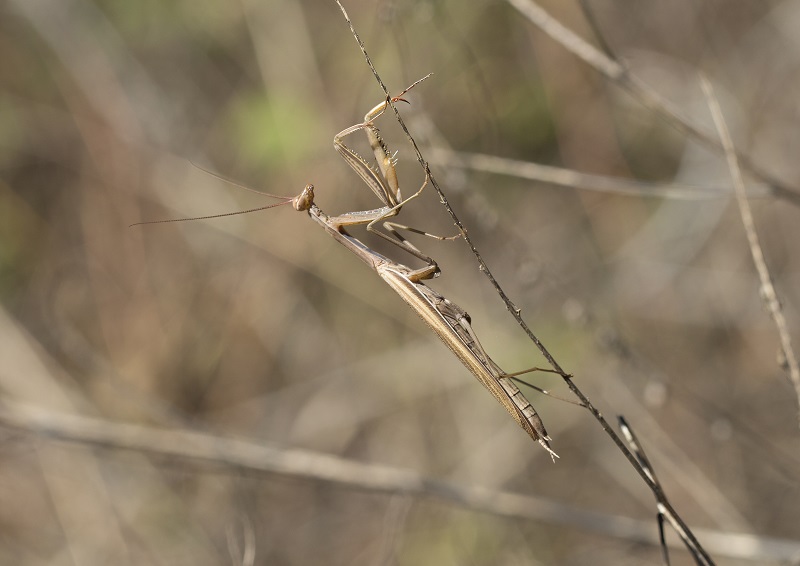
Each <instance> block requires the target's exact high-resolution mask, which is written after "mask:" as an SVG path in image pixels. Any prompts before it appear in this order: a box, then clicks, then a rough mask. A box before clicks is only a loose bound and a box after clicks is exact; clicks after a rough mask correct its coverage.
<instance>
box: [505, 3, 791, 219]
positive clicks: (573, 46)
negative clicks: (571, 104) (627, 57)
mask: <svg viewBox="0 0 800 566" xmlns="http://www.w3.org/2000/svg"><path fill="white" fill-rule="evenodd" d="M507 1H508V3H509V4H511V5H512V6H513V7H514V8H515V9H516V10H517V11H518V12H520V13H521V14H522V15H523V16H525V17H526V18H527V19H528V20H529V21H530V22H531V23H532V24H534V25H535V26H537V27H538V28H539V29H541V30H542V31H543V32H544V33H546V34H547V35H549V36H550V37H551V38H552V39H554V40H555V41H557V42H558V43H560V44H561V45H562V46H563V47H564V48H565V49H567V50H568V51H570V52H571V53H573V54H574V55H576V56H577V57H579V58H580V59H582V60H583V61H584V62H586V63H587V64H588V65H590V66H591V67H593V68H594V69H595V70H597V71H598V72H600V73H601V74H603V75H604V76H605V77H606V78H608V79H609V80H611V81H613V82H614V83H616V84H617V85H619V86H620V87H621V88H623V89H624V90H625V91H627V92H628V93H629V94H630V95H631V96H633V98H635V99H636V100H638V101H639V102H640V103H641V104H642V105H643V106H644V107H645V108H648V109H649V110H652V111H654V112H656V113H657V114H658V115H660V116H661V117H662V118H664V119H666V120H667V122H668V123H669V124H671V125H672V126H673V127H675V128H676V129H677V130H678V131H679V132H681V133H683V134H685V135H689V136H691V137H693V138H694V139H696V140H698V141H700V142H702V143H703V144H705V145H706V146H708V147H710V148H712V149H714V150H715V151H719V152H724V148H723V146H722V144H721V143H720V141H719V140H718V139H717V138H716V137H715V136H713V135H711V134H709V133H707V132H705V131H703V130H702V129H700V128H699V127H698V126H696V125H695V124H693V123H692V122H691V121H690V120H688V119H687V118H686V117H684V116H683V115H682V114H681V113H680V112H679V111H678V110H677V109H676V108H674V107H673V106H672V104H670V103H669V102H668V101H667V100H665V99H664V98H663V97H662V96H661V95H660V94H659V93H658V92H656V91H655V90H653V89H652V88H650V87H649V86H648V85H647V84H646V83H645V82H644V81H642V80H641V79H640V78H639V77H637V76H636V75H634V74H633V73H631V71H630V70H629V69H628V68H627V67H625V66H624V65H623V64H622V63H620V62H619V60H618V59H617V58H612V57H609V56H608V55H606V54H605V53H603V52H602V51H600V50H598V49H597V48H595V47H594V46H592V45H591V44H589V43H588V42H586V40H584V39H583V38H581V37H580V36H578V35H577V34H576V33H575V32H573V31H572V30H571V29H569V28H567V27H566V26H564V24H562V23H561V22H559V21H558V20H556V19H555V18H553V17H552V16H551V15H550V14H548V13H547V11H545V10H544V8H542V7H541V6H539V5H538V4H537V3H536V2H534V1H533V0H507ZM603 44H604V45H605V41H604V40H603ZM735 153H736V155H737V157H738V158H739V162H740V163H741V164H742V165H743V166H744V167H745V168H746V169H747V170H748V171H749V172H750V173H752V174H753V175H755V176H756V177H758V178H759V179H761V180H762V181H764V182H766V183H767V184H768V185H769V187H770V191H771V193H772V195H773V196H775V197H777V198H780V199H784V200H787V201H788V202H791V203H792V204H795V205H800V192H798V191H797V190H794V189H791V188H789V187H788V186H787V185H786V184H785V183H783V182H782V181H780V180H778V179H776V178H775V177H773V176H772V175H771V174H770V173H768V172H767V171H765V170H764V169H762V168H761V167H760V166H758V165H757V164H756V163H754V162H753V160H752V159H751V158H750V157H749V156H747V155H745V154H743V153H741V152H739V151H735Z"/></svg>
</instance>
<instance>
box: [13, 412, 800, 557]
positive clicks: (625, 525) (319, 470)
mask: <svg viewBox="0 0 800 566" xmlns="http://www.w3.org/2000/svg"><path fill="white" fill-rule="evenodd" d="M0 425H2V426H3V427H5V428H6V429H9V430H16V431H19V432H22V433H29V434H33V435H36V436H38V437H42V438H44V439H48V440H54V441H65V442H72V443H78V444H83V445H88V446H95V447H100V448H108V449H114V450H129V451H134V452H138V453H142V454H146V455H149V456H151V457H158V458H164V459H167V460H172V461H177V462H181V463H182V464H206V465H211V466H215V467H219V468H227V469H233V470H237V471H244V472H253V473H265V474H279V475H283V476H289V477H296V478H302V479H306V480H312V481H323V482H328V483H334V484H338V485H340V486H342V487H346V488H351V489H358V490H364V491H371V492H380V493H396V494H407V495H413V496H417V497H420V496H421V497H435V498H439V499H444V500H447V501H450V502H452V503H455V504H457V505H459V506H462V507H464V508H467V509H470V510H473V511H478V512H483V513H488V514H491V515H496V516H501V517H508V518H513V519H525V520H532V521H542V522H546V523H549V524H556V525H567V526H571V527H575V528H579V529H583V530H587V531H592V532H595V533H599V534H603V535H607V536H611V537H615V538H620V539H624V540H629V541H632V542H638V543H647V544H651V545H656V544H659V542H658V537H657V535H656V533H654V532H653V528H652V524H651V522H650V521H638V520H634V519H630V518H626V517H619V516H613V515H606V514H602V513H597V512H594V511H587V510H583V509H576V508H574V507H570V506H568V505H564V504H561V503H558V502H555V501H552V500H550V499H545V498H541V497H534V496H526V495H519V494H515V493H510V492H504V491H493V490H489V489H484V488H480V487H474V486H463V485H458V484H454V483H451V482H446V481H441V480H435V479H430V478H427V477H425V476H423V475H421V474H418V473H416V472H413V471H409V470H402V469H399V468H393V467H390V466H381V465H375V464H364V463H361V462H356V461H354V460H348V459H345V458H339V457H336V456H331V455H329V454H323V453H319V452H312V451H308V450H300V449H280V448H275V447H270V446H266V445H264V444H260V443H255V442H253V441H251V440H245V439H240V438H230V437H223V436H216V435H213V434H207V433H202V432H197V431H192V430H187V429H175V428H173V429H160V428H155V427H149V426H144V425H137V424H130V423H115V422H112V421H108V420H103V419H94V418H88V417H81V416H76V415H66V414H60V413H54V412H45V411H41V410H35V409H30V408H25V407H20V406H11V405H9V404H6V405H5V406H4V407H2V408H0ZM698 532H699V533H700V534H701V535H702V536H703V538H704V540H707V541H708V543H707V546H708V548H709V549H711V550H712V551H713V552H715V553H716V554H719V555H721V556H729V557H735V558H741V559H747V560H755V561H764V560H788V559H789V558H791V557H793V556H797V555H798V553H800V541H792V540H785V539H775V538H764V537H756V536H753V535H748V534H732V533H723V532H720V531H711V530H702V529H700V530H698ZM674 544H677V543H674Z"/></svg>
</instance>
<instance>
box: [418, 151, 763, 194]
mask: <svg viewBox="0 0 800 566" xmlns="http://www.w3.org/2000/svg"><path fill="white" fill-rule="evenodd" d="M428 155H429V156H430V162H431V163H435V164H437V165H446V166H448V167H456V168H459V169H471V170H473V171H482V172H485V173H494V174H496V175H508V176H510V177H518V178H520V179H529V180H531V181H538V182H541V183H548V184H550V185H556V186H559V187H564V188H569V189H579V190H586V191H597V192H602V193H611V194H617V195H629V196H638V197H652V198H663V199H675V200H709V199H719V198H728V197H729V196H730V195H731V192H730V191H728V190H727V189H726V188H724V187H722V186H719V187H716V186H691V185H683V184H678V183H648V182H646V181H636V180H633V179H625V178H622V177H609V176H606V175H592V174H588V173H581V172H579V171H575V170H573V169H564V168H562V167H553V166H552V165H542V164H540V163H531V162H528V161H519V160H516V159H507V158H505V157H498V156H496V155H485V154H481V153H465V152H456V151H451V150H449V149H446V148H441V147H435V148H430V149H428ZM769 194H770V191H769V188H768V187H767V186H766V185H758V186H756V187H754V188H752V189H750V191H749V193H748V196H749V197H751V198H759V197H765V196H769Z"/></svg>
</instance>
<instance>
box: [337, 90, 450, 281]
mask: <svg viewBox="0 0 800 566" xmlns="http://www.w3.org/2000/svg"><path fill="white" fill-rule="evenodd" d="M429 76H430V75H426V76H425V77H423V78H421V79H419V80H418V81H416V82H415V83H413V84H412V85H410V86H409V87H408V88H406V89H405V90H404V91H403V92H401V93H400V94H399V95H397V96H394V97H391V98H387V99H386V100H385V101H383V102H381V103H380V104H377V105H375V107H373V108H372V109H371V110H370V111H369V112H367V114H366V115H365V116H364V121H363V122H362V123H360V124H355V125H353V126H350V127H349V128H345V129H344V130H342V131H341V132H339V133H338V134H336V135H335V136H334V138H333V147H334V148H335V149H336V151H338V152H339V155H341V156H342V158H343V159H344V160H345V161H346V162H347V164H348V165H350V167H351V168H352V169H353V171H355V172H356V174H358V176H359V177H360V178H361V180H362V181H364V183H366V185H367V186H368V187H369V188H370V190H371V191H372V192H373V193H374V194H375V196H377V197H378V199H380V201H381V202H382V203H383V204H384V206H383V207H381V208H377V209H374V210H363V211H357V212H347V213H344V214H341V215H339V216H335V217H331V218H330V222H331V223H334V224H338V225H339V226H342V227H346V226H353V225H358V224H366V225H367V230H368V231H370V232H372V233H374V234H377V235H379V236H380V237H382V238H384V239H385V240H388V241H390V242H392V243H393V244H395V245H397V246H399V247H401V248H403V249H404V250H405V251H407V252H408V253H410V254H412V255H413V256H415V257H417V258H419V259H421V260H423V261H425V262H426V263H428V264H429V265H430V266H432V267H433V269H431V270H430V271H431V274H430V275H429V277H434V276H436V274H438V272H439V269H438V267H436V262H435V261H434V260H433V259H432V258H430V257H429V256H427V255H425V254H424V253H422V252H421V251H420V250H419V249H417V248H416V247H415V246H414V245H412V244H411V243H410V242H408V241H407V240H406V239H405V238H403V237H402V236H401V235H400V234H399V233H398V230H406V231H409V232H414V233H417V234H422V235H424V236H428V237H431V238H435V239H438V240H452V239H455V238H457V237H458V235H456V236H448V237H445V236H437V235H435V234H430V233H428V232H424V231H421V230H417V229H415V228H410V227H408V226H404V225H402V224H397V223H395V222H384V223H383V226H384V228H385V229H386V231H387V232H389V234H387V233H385V232H382V231H380V230H377V229H376V228H375V224H376V223H378V222H379V221H381V220H384V219H386V218H389V217H391V216H395V215H397V214H398V213H399V212H400V209H401V208H402V207H403V205H405V204H406V203H408V202H409V201H411V200H413V199H415V198H417V197H418V196H419V195H420V194H422V191H423V190H425V187H426V186H427V185H428V175H427V174H426V175H425V180H424V181H423V183H422V186H420V188H419V189H418V190H417V192H415V193H414V194H413V195H411V196H410V197H408V198H406V199H405V200H403V197H402V194H401V192H400V183H399V181H398V179H397V170H396V160H395V154H393V153H392V152H391V151H389V148H388V146H387V145H386V142H385V141H384V140H383V138H382V137H381V133H380V130H379V129H378V128H377V127H376V126H375V123H374V120H376V119H377V118H378V117H379V116H381V114H383V113H384V112H385V111H386V109H387V108H388V107H389V104H390V102H399V101H403V102H408V101H407V100H405V99H404V98H403V95H404V94H405V93H407V92H408V91H409V90H411V89H412V88H414V86H416V85H417V84H419V83H420V82H422V81H423V80H425V79H426V78H428V77H429ZM359 130H364V132H365V133H366V136H367V141H368V142H369V144H370V147H371V148H372V151H373V153H374V155H375V161H376V163H377V165H378V166H377V168H376V167H375V166H373V165H372V164H370V163H369V162H368V161H367V160H366V159H364V158H363V157H361V156H360V155H359V154H358V153H356V152H355V151H354V150H352V149H351V148H349V147H348V146H347V145H346V144H345V143H344V138H345V137H346V136H349V135H350V134H352V133H354V132H357V131H359ZM390 234H391V235H390ZM421 271H427V270H425V268H423V270H421Z"/></svg>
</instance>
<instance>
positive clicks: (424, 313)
mask: <svg viewBox="0 0 800 566" xmlns="http://www.w3.org/2000/svg"><path fill="white" fill-rule="evenodd" d="M425 78H427V77H423V78H422V79H420V80H419V81H417V82H415V83H414V84H412V85H411V86H409V87H408V88H407V89H405V90H404V91H403V92H402V93H401V94H400V95H398V96H396V97H393V98H392V99H391V102H397V101H400V100H403V101H405V100H404V99H403V98H402V96H403V94H405V93H406V92H408V91H409V90H410V89H411V88H413V87H414V86H415V85H416V84H418V83H419V82H421V81H422V80H424V79H425ZM388 106H389V100H388V99H387V100H385V101H384V102H382V103H380V104H378V105H376V106H375V107H374V108H373V109H372V110H370V111H369V112H368V113H367V114H366V116H365V117H364V122H363V123H360V124H356V125H354V126H351V127H349V128H346V129H345V130H342V131H341V132H339V133H338V134H337V135H336V136H335V137H334V139H333V143H334V147H335V148H336V150H337V151H338V152H339V153H340V154H341V155H342V157H343V158H344V160H345V161H346V162H347V163H348V165H350V167H352V168H353V170H354V171H355V172H356V173H357V174H358V176H359V177H361V179H362V180H363V181H364V182H365V183H366V184H367V186H369V188H370V189H371V190H372V192H374V193H375V195H376V196H377V197H378V198H379V199H380V201H381V202H382V203H383V205H384V206H383V207H381V208H378V209H374V210H363V211H355V212H347V213H344V214H341V215H339V216H335V217H330V216H328V215H326V214H325V213H324V212H322V210H320V209H319V207H318V206H317V205H316V204H315V203H314V186H313V185H306V187H305V189H304V190H303V192H302V193H301V194H300V195H298V196H296V197H294V198H290V197H278V198H281V199H282V200H283V202H280V203H277V204H273V205H268V206H264V207H259V208H255V209H252V210H248V211H243V212H252V211H255V210H263V209H266V208H272V207H275V206H281V205H283V204H289V203H291V204H292V206H293V207H294V209H295V210H298V211H307V212H308V215H309V216H310V217H311V219H312V220H314V221H315V222H316V223H317V224H319V225H320V226H322V227H323V228H324V229H325V231H326V232H327V233H328V234H329V235H330V236H331V237H333V238H334V239H335V240H336V241H337V242H339V243H340V244H342V245H343V246H344V247H346V248H347V249H348V250H350V251H351V252H353V253H354V254H356V255H357V256H358V257H359V258H361V259H362V260H363V261H364V262H365V263H366V264H367V265H369V266H370V267H371V268H372V269H373V270H374V271H375V272H376V273H377V274H378V275H379V276H380V277H381V278H382V279H383V280H384V281H385V282H386V283H387V284H388V285H389V286H390V287H391V288H392V289H393V290H394V291H395V292H396V293H397V294H398V295H400V297H401V298H402V299H403V300H404V301H405V302H406V304H408V306H409V307H411V308H412V309H413V310H414V312H416V313H417V315H419V317H420V318H422V320H423V321H424V322H425V323H426V324H427V325H428V327H429V328H430V329H431V330H433V331H434V332H435V333H436V335H437V336H438V337H439V338H440V339H441V340H442V342H444V343H445V345H446V346H447V347H448V348H449V349H450V351H452V352H453V353H454V354H455V355H456V357H457V358H458V359H459V360H460V361H461V363H462V364H464V366H465V367H466V368H467V369H468V370H469V371H470V372H471V373H472V374H473V375H474V376H475V377H476V378H477V379H478V381H479V382H480V383H481V384H482V385H483V386H484V387H486V389H488V390H489V392H490V393H491V394H492V395H493V396H494V398H495V399H497V401H499V402H500V404H501V405H503V407H505V409H506V410H507V411H508V412H509V414H510V415H511V416H512V417H513V418H514V420H515V421H516V422H517V424H519V426H520V427H522V429H523V430H525V432H527V433H528V435H530V437H531V438H533V439H534V440H535V441H537V442H538V443H539V444H541V445H542V446H543V447H544V448H545V449H546V450H547V451H548V452H549V453H550V455H551V457H552V458H553V459H555V458H557V457H558V455H557V454H556V453H555V452H554V451H553V450H552V449H551V448H550V443H549V441H550V437H549V436H548V434H547V431H546V430H545V428H544V424H542V420H541V419H540V418H539V415H538V414H537V413H536V410H535V409H534V408H533V406H532V405H531V403H530V401H528V400H527V399H526V398H525V396H524V395H523V394H522V392H521V391H520V390H519V388H518V387H517V386H516V385H515V384H514V383H513V381H512V378H513V377H514V376H516V375H519V373H515V374H508V373H506V372H504V371H503V370H502V369H501V368H500V367H499V366H498V365H497V364H496V363H495V362H494V361H493V360H492V359H491V358H490V357H489V356H488V354H487V353H486V352H485V351H484V349H483V347H482V346H481V344H480V341H479V340H478V337H477V336H476V334H475V332H474V331H473V330H472V325H471V320H470V317H469V315H468V314H467V313H466V311H464V309H462V308H461V307H459V306H458V305H456V304H454V303H452V302H450V301H449V300H447V299H446V298H444V297H443V296H442V295H440V294H439V293H437V292H436V291H434V290H433V289H431V288H430V287H428V286H426V285H425V284H424V283H423V281H424V280H426V279H432V278H433V277H436V276H437V275H438V274H439V267H438V266H437V265H436V262H435V261H434V260H433V259H431V258H430V257H428V256H426V255H425V254H423V253H422V252H421V251H419V250H418V249H417V248H416V247H414V246H413V245H412V244H411V243H410V242H408V241H407V240H405V239H404V238H403V237H402V236H400V234H398V233H397V229H398V228H403V229H406V230H410V231H412V232H417V233H420V234H423V235H427V236H431V237H434V238H438V239H452V238H443V237H441V236H434V235H432V234H428V233H426V232H420V231H419V230H415V229H413V228H408V227H405V226H400V225H398V224H394V223H391V222H384V227H385V228H386V229H387V230H388V231H389V232H390V233H391V234H392V235H391V236H390V235H389V234H386V233H384V232H381V231H378V230H376V229H374V225H375V223H377V222H378V221H380V220H383V219H385V218H388V217H390V216H395V215H396V214H397V213H398V212H399V210H400V208H401V207H402V206H403V205H405V204H406V203H408V202H409V201H410V200H412V199H414V198H416V197H417V196H419V195H420V193H421V192H422V191H423V190H424V188H425V186H426V185H427V183H428V179H427V178H426V179H425V181H424V182H423V184H422V186H421V187H420V188H419V190H417V192H416V193H414V194H413V195H412V196H410V197H408V198H407V199H405V200H403V198H402V196H401V194H400V187H399V183H398V180H397V173H396V170H395V161H394V155H392V154H391V153H390V152H389V149H388V148H387V147H386V144H385V143H384V141H383V139H382V138H381V136H380V132H379V130H378V128H377V127H375V125H374V123H373V120H375V119H376V118H378V117H379V116H380V115H381V114H382V113H383V112H384V111H385V110H386V108H387V107H388ZM358 130H364V131H365V132H366V135H367V139H368V140H369V143H370V146H371V147H372V150H373V152H374V154H375V158H376V161H377V163H378V169H376V168H375V167H373V166H371V165H370V164H369V163H368V162H367V161H366V160H365V159H364V158H362V157H361V156H360V155H358V154H357V153H356V152H355V151H353V150H352V149H350V148H349V147H347V146H346V145H345V144H344V142H343V141H342V140H343V138H344V137H345V136H347V135H349V134H351V133H353V132H356V131H358ZM256 192H257V191H256ZM268 196H274V195H268ZM229 214H236V213H229ZM229 214H218V215H212V216H206V217H202V218H216V217H219V216H228V215H229ZM181 220H193V219H190V218H187V219H181ZM175 221H176V220H166V221H161V222H175ZM145 224H148V223H145ZM358 224H366V225H367V229H368V230H370V231H371V232H373V233H376V234H378V235H380V236H381V237H383V238H385V239H386V240H388V241H390V242H392V243H393V244H395V245H397V246H399V247H401V248H403V249H404V250H406V251H407V252H409V253H411V254H412V255H414V256H415V257H417V258H420V259H421V260H423V261H424V262H425V263H426V265H425V266H424V267H422V268H419V269H412V268H410V267H408V266H406V265H403V264H401V263H397V262H394V261H392V260H391V259H389V258H387V257H386V256H383V255H381V254H379V253H378V252H376V251H374V250H372V249H371V248H369V247H368V246H367V245H365V244H364V243H363V242H361V241H360V240H358V239H357V238H354V237H353V236H351V235H350V234H348V233H347V232H346V230H345V228H346V227H347V226H353V225H358ZM392 236H394V237H392ZM537 370H539V371H548V370H541V369H540V368H533V369H531V370H528V371H537ZM521 373H526V372H521Z"/></svg>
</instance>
